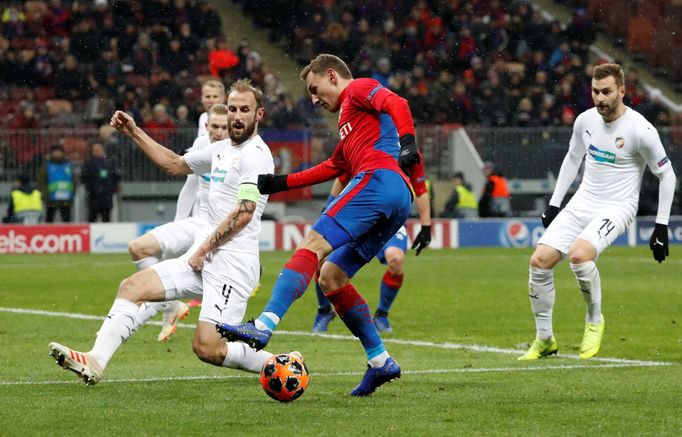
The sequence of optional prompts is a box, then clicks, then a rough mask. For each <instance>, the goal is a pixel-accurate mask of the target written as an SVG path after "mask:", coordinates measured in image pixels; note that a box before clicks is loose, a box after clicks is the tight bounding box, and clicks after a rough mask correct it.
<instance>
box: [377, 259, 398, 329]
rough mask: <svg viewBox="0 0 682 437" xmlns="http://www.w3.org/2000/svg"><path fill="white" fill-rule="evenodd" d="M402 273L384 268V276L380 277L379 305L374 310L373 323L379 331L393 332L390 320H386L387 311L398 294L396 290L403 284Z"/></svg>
mask: <svg viewBox="0 0 682 437" xmlns="http://www.w3.org/2000/svg"><path fill="white" fill-rule="evenodd" d="M403 276H404V275H403V274H402V273H399V274H394V273H392V272H391V270H390V269H386V273H385V274H384V277H383V278H382V279H381V285H380V287H379V290H380V292H379V305H378V306H377V310H376V311H375V312H374V324H375V325H376V327H377V329H378V330H379V332H393V327H392V326H391V322H390V321H389V320H388V313H389V311H391V306H393V301H395V298H396V297H397V296H398V291H399V290H400V287H401V286H402V285H403Z"/></svg>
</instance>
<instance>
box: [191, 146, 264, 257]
mask: <svg viewBox="0 0 682 437" xmlns="http://www.w3.org/2000/svg"><path fill="white" fill-rule="evenodd" d="M211 146H212V147H210V148H205V149H202V150H199V151H196V152H188V153H187V154H186V155H185V156H184V159H185V162H186V163H187V165H188V166H189V167H190V168H191V169H192V171H193V172H194V173H196V174H202V173H205V172H210V178H211V182H210V189H209V196H208V220H209V224H210V228H209V229H206V230H204V232H203V233H202V230H200V231H199V233H200V234H202V235H201V236H199V237H198V238H202V236H203V237H204V238H205V237H208V236H209V235H210V233H211V232H212V231H213V230H214V229H215V228H216V227H217V226H218V225H219V224H220V223H222V222H223V221H224V220H225V219H226V218H227V216H228V215H229V213H230V212H231V211H232V210H233V209H235V208H236V207H237V194H238V192H239V186H240V185H242V184H253V185H257V184H258V175H259V174H265V173H274V172H275V164H274V161H273V159H272V154H271V153H270V149H269V148H268V146H267V145H266V144H265V142H264V141H263V140H262V139H261V137H260V136H258V135H255V136H253V137H252V138H250V139H249V140H247V141H244V142H243V143H241V144H239V145H237V146H234V145H232V141H230V140H229V139H226V140H222V141H217V142H215V143H213V144H212V145H211ZM267 200H268V196H266V195H261V196H260V198H259V200H258V203H257V205H256V211H255V212H254V215H253V218H252V219H251V221H250V222H249V224H248V225H247V226H246V227H245V228H244V229H242V230H241V231H240V232H239V233H238V234H237V235H235V236H234V238H232V239H231V240H230V241H228V242H227V243H225V244H223V245H222V246H220V248H219V249H218V250H219V251H225V250H229V251H232V252H247V253H250V254H255V255H258V236H259V234H260V228H261V216H262V215H263V209H265V204H266V203H267Z"/></svg>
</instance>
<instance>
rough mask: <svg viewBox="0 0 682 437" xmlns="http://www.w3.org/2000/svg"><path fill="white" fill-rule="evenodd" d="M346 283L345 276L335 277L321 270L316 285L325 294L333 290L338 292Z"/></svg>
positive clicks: (331, 273) (327, 271)
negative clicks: (318, 285)
mask: <svg viewBox="0 0 682 437" xmlns="http://www.w3.org/2000/svg"><path fill="white" fill-rule="evenodd" d="M347 283H348V277H347V276H345V275H335V274H333V272H330V271H329V270H325V269H322V270H321V271H320V277H319V279H318V284H320V287H321V288H322V291H324V292H325V293H330V292H332V291H334V290H338V289H339V288H341V287H343V286H344V285H346V284H347Z"/></svg>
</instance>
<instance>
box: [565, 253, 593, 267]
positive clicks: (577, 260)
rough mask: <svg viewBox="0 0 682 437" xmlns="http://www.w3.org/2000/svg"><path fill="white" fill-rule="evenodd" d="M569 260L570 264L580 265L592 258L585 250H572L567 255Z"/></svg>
mask: <svg viewBox="0 0 682 437" xmlns="http://www.w3.org/2000/svg"><path fill="white" fill-rule="evenodd" d="M568 256H569V259H570V260H571V264H582V263H585V262H587V261H590V260H592V257H591V256H590V254H589V253H588V251H585V250H573V251H571V253H569V255H568Z"/></svg>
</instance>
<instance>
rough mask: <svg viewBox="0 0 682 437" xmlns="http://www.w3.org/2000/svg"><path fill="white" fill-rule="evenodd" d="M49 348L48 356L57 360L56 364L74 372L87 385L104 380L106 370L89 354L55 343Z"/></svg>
mask: <svg viewBox="0 0 682 437" xmlns="http://www.w3.org/2000/svg"><path fill="white" fill-rule="evenodd" d="M48 347H49V349H50V350H49V352H48V354H49V355H50V356H52V357H53V358H54V359H55V360H56V364H57V365H58V366H61V367H63V368H64V370H70V371H72V372H74V373H75V374H76V375H78V377H79V378H81V379H82V380H83V382H84V383H85V384H86V385H95V384H97V383H98V382H99V381H100V380H101V379H102V375H103V373H104V370H103V369H102V367H101V366H100V365H99V363H98V362H97V360H95V358H93V357H92V355H90V354H89V353H84V352H78V351H75V350H73V349H70V348H68V347H66V346H64V345H61V344H59V343H54V342H52V343H50V344H49V346H48Z"/></svg>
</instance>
